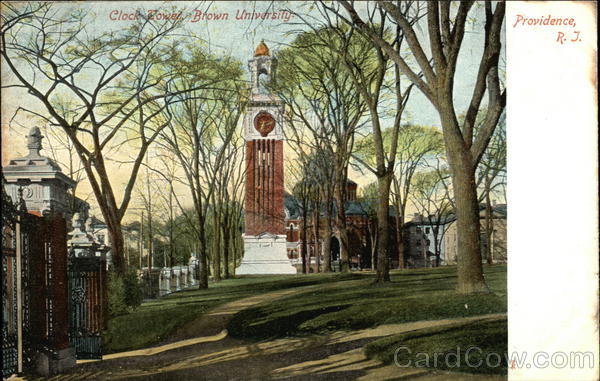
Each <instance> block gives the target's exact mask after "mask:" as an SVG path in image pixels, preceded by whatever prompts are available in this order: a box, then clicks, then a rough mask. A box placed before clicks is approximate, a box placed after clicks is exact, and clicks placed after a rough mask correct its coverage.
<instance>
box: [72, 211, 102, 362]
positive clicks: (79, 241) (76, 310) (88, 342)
mask: <svg viewBox="0 0 600 381" xmlns="http://www.w3.org/2000/svg"><path fill="white" fill-rule="evenodd" d="M72 225H73V231H72V232H71V233H70V235H71V239H70V240H69V241H68V245H69V270H68V274H69V297H68V300H69V305H70V308H69V341H70V342H71V344H72V345H73V346H74V347H75V355H76V357H77V358H78V359H101V358H102V330H103V328H104V327H105V322H106V300H107V299H106V292H107V290H106V250H105V249H103V248H102V247H101V245H100V244H99V243H98V242H96V240H95V239H94V237H93V236H92V235H91V234H90V233H89V232H86V231H85V227H84V224H83V221H82V218H81V216H80V214H79V213H75V215H74V216H73V221H72Z"/></svg>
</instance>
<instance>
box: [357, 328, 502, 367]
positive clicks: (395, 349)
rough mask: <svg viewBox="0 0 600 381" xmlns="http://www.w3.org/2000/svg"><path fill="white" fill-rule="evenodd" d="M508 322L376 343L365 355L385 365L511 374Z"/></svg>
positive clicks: (426, 332) (420, 333) (428, 331)
mask: <svg viewBox="0 0 600 381" xmlns="http://www.w3.org/2000/svg"><path fill="white" fill-rule="evenodd" d="M507 332H508V324H507V320H506V319H498V320H491V321H490V320H486V321H476V322H472V323H466V324H454V325H451V326H444V327H434V328H427V329H422V330H417V331H413V332H408V333H404V334H400V335H394V336H391V337H387V338H384V339H379V340H376V341H373V342H371V343H369V344H367V345H366V346H365V355H366V356H367V357H369V358H375V359H378V360H380V361H382V362H384V363H385V364H394V363H395V364H400V365H405V366H410V367H417V368H430V369H437V370H449V371H455V372H465V373H475V374H498V375H506V374H507V356H506V353H507V347H508V333H507Z"/></svg>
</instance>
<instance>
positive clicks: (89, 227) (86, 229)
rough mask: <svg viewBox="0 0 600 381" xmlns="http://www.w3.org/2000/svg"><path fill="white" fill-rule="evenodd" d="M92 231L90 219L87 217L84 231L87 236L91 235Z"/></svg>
mask: <svg viewBox="0 0 600 381" xmlns="http://www.w3.org/2000/svg"><path fill="white" fill-rule="evenodd" d="M92 230H93V229H92V217H88V218H87V220H85V231H86V232H88V233H89V234H93V232H92Z"/></svg>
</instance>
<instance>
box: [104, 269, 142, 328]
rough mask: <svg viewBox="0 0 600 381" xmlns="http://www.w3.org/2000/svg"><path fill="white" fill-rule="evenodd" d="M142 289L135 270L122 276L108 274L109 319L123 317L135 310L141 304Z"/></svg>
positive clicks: (114, 273) (113, 273)
mask: <svg viewBox="0 0 600 381" xmlns="http://www.w3.org/2000/svg"><path fill="white" fill-rule="evenodd" d="M142 298H143V296H142V288H141V284H140V282H139V280H138V279H137V275H136V273H135V270H129V271H127V272H125V274H123V275H122V276H121V275H119V274H117V273H116V272H110V273H109V274H108V313H109V316H111V317H116V316H120V315H124V314H126V313H128V312H130V311H133V310H135V309H137V308H138V307H139V306H140V304H141V303H142Z"/></svg>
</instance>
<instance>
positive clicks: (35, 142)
mask: <svg viewBox="0 0 600 381" xmlns="http://www.w3.org/2000/svg"><path fill="white" fill-rule="evenodd" d="M43 138H44V136H43V135H42V133H41V132H40V129H39V127H33V128H32V129H31V130H29V135H27V148H28V149H29V155H28V156H30V157H40V156H41V155H40V151H41V150H42V139H43Z"/></svg>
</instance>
